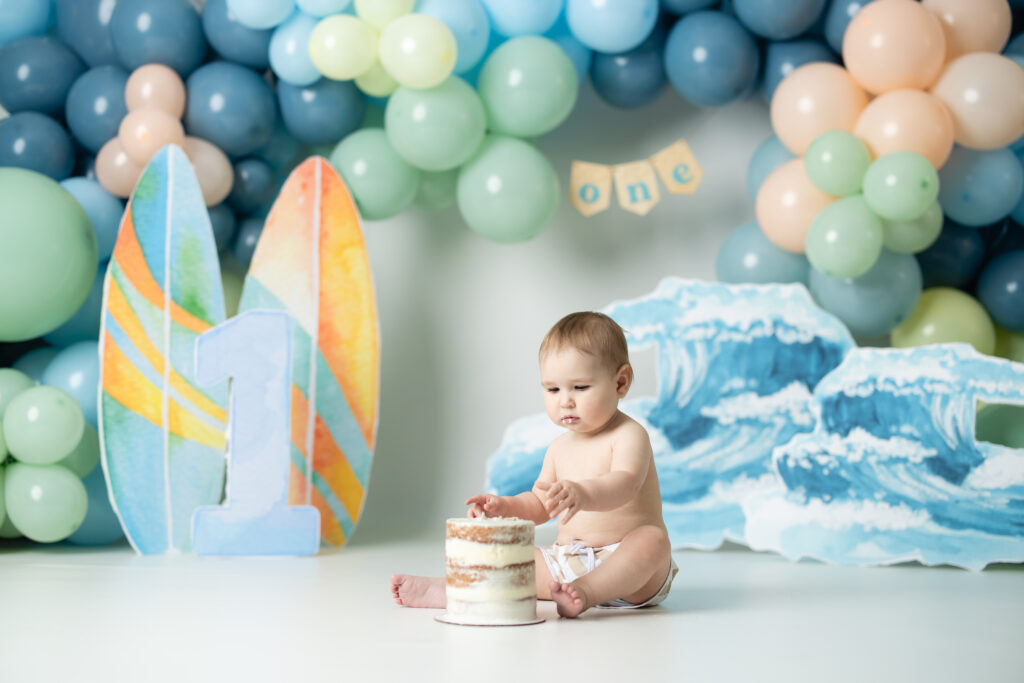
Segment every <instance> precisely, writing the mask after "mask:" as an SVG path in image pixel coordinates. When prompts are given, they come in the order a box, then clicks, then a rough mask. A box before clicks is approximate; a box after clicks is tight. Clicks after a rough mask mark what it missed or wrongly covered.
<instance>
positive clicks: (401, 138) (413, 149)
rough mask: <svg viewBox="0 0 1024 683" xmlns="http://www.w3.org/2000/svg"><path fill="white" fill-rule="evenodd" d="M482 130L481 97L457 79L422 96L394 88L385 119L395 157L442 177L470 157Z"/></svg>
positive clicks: (411, 89) (483, 122)
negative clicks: (442, 174)
mask: <svg viewBox="0 0 1024 683" xmlns="http://www.w3.org/2000/svg"><path fill="white" fill-rule="evenodd" d="M486 124H487V118H486V117H485V116H484V106H483V105H482V104H481V103H480V97H479V96H478V95H477V94H476V91H475V90H473V88H471V87H470V86H469V85H467V84H466V82H465V81H464V80H462V79H461V78H458V77H456V76H451V77H449V78H448V79H446V80H445V81H444V82H442V83H441V84H440V85H438V86H435V87H433V88H429V89H427V90H417V89H415V88H409V87H406V86H404V85H403V86H401V87H399V88H398V89H397V90H395V92H394V93H393V94H392V95H391V97H390V98H389V99H388V107H387V111H386V113H385V118H384V128H385V130H386V131H387V134H388V140H389V141H390V142H391V145H392V147H394V148H395V151H396V152H398V153H399V154H400V155H402V158H403V159H405V160H406V161H408V162H409V163H410V164H412V165H413V166H415V167H417V168H420V169H423V170H425V171H447V170H449V169H452V168H455V167H456V166H460V165H461V164H462V163H463V162H465V161H466V160H467V159H469V157H471V156H473V152H475V151H476V149H477V147H479V146H480V143H481V142H482V141H483V139H484V128H485V126H486Z"/></svg>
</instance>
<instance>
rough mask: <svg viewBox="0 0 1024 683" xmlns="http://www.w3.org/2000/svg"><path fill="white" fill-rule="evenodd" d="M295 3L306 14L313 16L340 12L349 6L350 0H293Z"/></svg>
mask: <svg viewBox="0 0 1024 683" xmlns="http://www.w3.org/2000/svg"><path fill="white" fill-rule="evenodd" d="M295 4H296V5H298V6H299V9H300V10H302V11H303V12H305V13H306V14H310V15H312V16H314V17H326V16H329V15H331V14H341V13H342V12H344V11H345V10H346V9H348V8H349V5H351V4H352V0H295Z"/></svg>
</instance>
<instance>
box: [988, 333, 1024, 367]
mask: <svg viewBox="0 0 1024 683" xmlns="http://www.w3.org/2000/svg"><path fill="white" fill-rule="evenodd" d="M995 328H996V350H995V354H996V355H997V356H999V357H1000V358H1005V359H1007V360H1013V361H1017V362H1018V363H1024V332H1010V331H1009V330H1008V329H1006V328H1005V327H1000V326H999V325H996V326H995Z"/></svg>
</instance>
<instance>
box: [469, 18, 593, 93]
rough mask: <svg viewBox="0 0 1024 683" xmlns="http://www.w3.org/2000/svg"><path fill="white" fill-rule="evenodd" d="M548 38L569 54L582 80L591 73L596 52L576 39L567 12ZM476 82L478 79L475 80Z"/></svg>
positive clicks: (559, 19) (553, 27)
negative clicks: (570, 28)
mask: <svg viewBox="0 0 1024 683" xmlns="http://www.w3.org/2000/svg"><path fill="white" fill-rule="evenodd" d="M544 37H545V38H547V39H548V40H551V41H553V42H554V43H557V44H558V47H560V48H562V51H563V52H565V54H566V55H568V56H569V60H570V61H572V65H573V66H575V67H576V75H577V76H579V79H580V81H582V80H583V79H584V78H586V76H587V74H588V73H590V64H591V62H592V61H593V56H594V52H593V51H592V50H591V49H590V48H589V47H587V46H586V45H584V44H583V43H581V42H580V41H579V40H577V39H576V36H574V35H573V34H572V31H570V30H569V20H568V19H566V18H565V12H562V14H561V15H559V17H558V21H556V22H555V25H554V26H552V27H551V30H550V31H548V32H547V33H545V34H544ZM473 82H474V83H475V82H476V81H473Z"/></svg>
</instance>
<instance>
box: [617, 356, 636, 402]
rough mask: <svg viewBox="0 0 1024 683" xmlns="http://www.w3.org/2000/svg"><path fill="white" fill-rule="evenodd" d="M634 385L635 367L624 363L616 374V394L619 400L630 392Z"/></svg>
mask: <svg viewBox="0 0 1024 683" xmlns="http://www.w3.org/2000/svg"><path fill="white" fill-rule="evenodd" d="M632 384H633V366H632V365H630V364H629V363H623V364H622V365H620V366H619V369H618V370H617V371H616V372H615V392H616V393H617V394H618V395H619V398H623V397H624V396H625V395H626V394H627V393H628V392H629V387H630V386H632Z"/></svg>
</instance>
